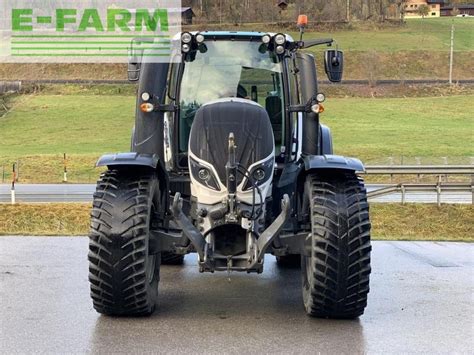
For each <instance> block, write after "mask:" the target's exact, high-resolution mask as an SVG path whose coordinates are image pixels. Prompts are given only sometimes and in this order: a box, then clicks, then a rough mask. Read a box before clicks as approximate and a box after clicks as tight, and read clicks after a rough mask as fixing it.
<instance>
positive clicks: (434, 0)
mask: <svg viewBox="0 0 474 355" xmlns="http://www.w3.org/2000/svg"><path fill="white" fill-rule="evenodd" d="M445 2H446V1H444V0H428V1H427V3H428V4H440V5H444V3H445Z"/></svg>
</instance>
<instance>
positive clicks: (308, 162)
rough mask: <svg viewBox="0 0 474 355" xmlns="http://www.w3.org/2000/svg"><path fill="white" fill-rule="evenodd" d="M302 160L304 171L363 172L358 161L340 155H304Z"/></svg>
mask: <svg viewBox="0 0 474 355" xmlns="http://www.w3.org/2000/svg"><path fill="white" fill-rule="evenodd" d="M302 159H303V162H304V168H305V170H306V171H308V170H313V169H315V170H318V169H340V170H350V171H360V172H363V171H365V167H364V164H362V162H361V161H360V160H359V159H356V158H346V157H343V156H341V155H329V154H328V155H306V156H303V157H302Z"/></svg>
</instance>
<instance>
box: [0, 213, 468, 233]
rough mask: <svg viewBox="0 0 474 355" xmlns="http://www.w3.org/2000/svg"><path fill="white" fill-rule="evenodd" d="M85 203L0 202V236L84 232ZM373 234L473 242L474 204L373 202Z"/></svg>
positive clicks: (87, 215) (86, 219)
mask: <svg viewBox="0 0 474 355" xmlns="http://www.w3.org/2000/svg"><path fill="white" fill-rule="evenodd" d="M89 210H90V205H88V204H47V205H45V204H21V205H16V206H11V205H2V204H0V235H87V233H88V230H89ZM370 212H371V219H372V237H373V239H382V240H449V241H468V242H472V241H474V226H473V224H472V223H471V221H472V220H473V219H474V207H473V206H469V205H467V206H465V205H464V206H463V205H443V206H442V207H441V208H438V207H437V206H434V205H425V204H423V205H415V204H413V205H410V204H409V205H404V206H402V205H398V204H372V205H371V207H370Z"/></svg>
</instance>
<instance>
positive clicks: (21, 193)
mask: <svg viewBox="0 0 474 355" xmlns="http://www.w3.org/2000/svg"><path fill="white" fill-rule="evenodd" d="M387 186H388V185H381V184H367V191H373V190H377V189H380V188H383V187H387ZM10 188H11V187H10V185H8V184H0V203H2V202H4V203H8V202H10V199H11V197H10ZM94 191H95V185H92V184H17V185H16V200H17V202H25V203H27V202H91V201H92V194H93V193H94ZM369 200H370V201H371V202H384V203H386V202H401V194H400V193H398V192H397V193H393V194H390V195H386V196H380V197H375V198H370V199H369ZM406 202H413V203H415V202H416V203H436V192H429V191H427V192H407V193H406ZM441 202H442V203H462V204H466V203H472V193H471V192H460V191H457V192H456V191H443V193H442V194H441Z"/></svg>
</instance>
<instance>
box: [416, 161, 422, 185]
mask: <svg viewBox="0 0 474 355" xmlns="http://www.w3.org/2000/svg"><path fill="white" fill-rule="evenodd" d="M415 161H416V165H421V160H420V158H418V157H415ZM420 177H421V174H416V182H420Z"/></svg>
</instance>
